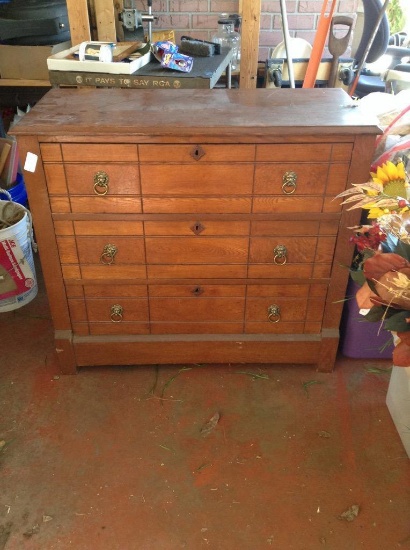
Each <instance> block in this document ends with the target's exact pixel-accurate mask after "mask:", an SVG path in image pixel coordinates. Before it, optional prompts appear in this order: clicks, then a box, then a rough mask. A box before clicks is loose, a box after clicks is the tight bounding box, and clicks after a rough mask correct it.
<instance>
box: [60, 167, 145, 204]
mask: <svg viewBox="0 0 410 550" xmlns="http://www.w3.org/2000/svg"><path fill="white" fill-rule="evenodd" d="M65 173H66V177H67V187H68V191H69V193H71V194H73V195H91V196H95V195H98V194H101V195H102V194H103V193H104V191H105V188H104V187H98V186H97V187H96V186H95V183H96V178H97V177H98V175H99V174H106V178H108V183H107V191H106V195H104V196H111V195H138V194H140V192H141V188H140V181H139V171H138V165H136V164H110V165H108V166H106V165H105V164H104V163H100V164H66V165H65ZM102 177H104V176H102Z"/></svg>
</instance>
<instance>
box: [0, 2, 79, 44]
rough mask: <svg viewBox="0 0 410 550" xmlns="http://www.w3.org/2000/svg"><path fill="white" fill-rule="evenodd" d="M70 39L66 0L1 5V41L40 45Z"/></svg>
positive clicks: (4, 42)
mask: <svg viewBox="0 0 410 550" xmlns="http://www.w3.org/2000/svg"><path fill="white" fill-rule="evenodd" d="M66 40H70V27H69V22H68V13H67V4H66V0H49V1H45V0H11V2H9V3H7V4H0V42H1V43H2V44H20V45H29V46H39V45H43V44H57V43H58V42H65V41H66Z"/></svg>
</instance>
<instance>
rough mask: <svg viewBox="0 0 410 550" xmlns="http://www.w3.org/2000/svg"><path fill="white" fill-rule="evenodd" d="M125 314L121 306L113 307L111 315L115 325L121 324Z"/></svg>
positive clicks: (115, 305)
mask: <svg viewBox="0 0 410 550" xmlns="http://www.w3.org/2000/svg"><path fill="white" fill-rule="evenodd" d="M123 312H124V309H123V307H122V306H120V305H119V304H114V305H113V306H111V314H110V317H111V321H112V322H113V323H121V321H122V314H123Z"/></svg>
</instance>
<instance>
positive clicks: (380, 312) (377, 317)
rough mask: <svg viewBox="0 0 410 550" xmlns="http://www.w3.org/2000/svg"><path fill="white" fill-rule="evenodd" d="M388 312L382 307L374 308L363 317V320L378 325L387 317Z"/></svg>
mask: <svg viewBox="0 0 410 550" xmlns="http://www.w3.org/2000/svg"><path fill="white" fill-rule="evenodd" d="M385 313H386V310H385V308H384V307H382V306H373V307H372V308H371V309H370V311H369V312H368V313H367V314H366V315H364V316H363V319H365V320H366V321H370V322H371V323H376V322H377V321H381V320H382V319H383V318H384V316H385Z"/></svg>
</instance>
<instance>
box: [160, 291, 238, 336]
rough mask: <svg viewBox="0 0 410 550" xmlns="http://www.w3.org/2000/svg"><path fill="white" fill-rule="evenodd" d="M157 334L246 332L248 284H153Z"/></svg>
mask: <svg viewBox="0 0 410 550" xmlns="http://www.w3.org/2000/svg"><path fill="white" fill-rule="evenodd" d="M149 306H150V320H151V331H152V333H153V334H169V333H176V334H195V333H199V334H214V333H216V334H217V333H223V334H228V333H237V332H239V333H242V332H243V317H244V311H245V286H244V285H231V286H229V285H202V284H200V285H150V286H149Z"/></svg>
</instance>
